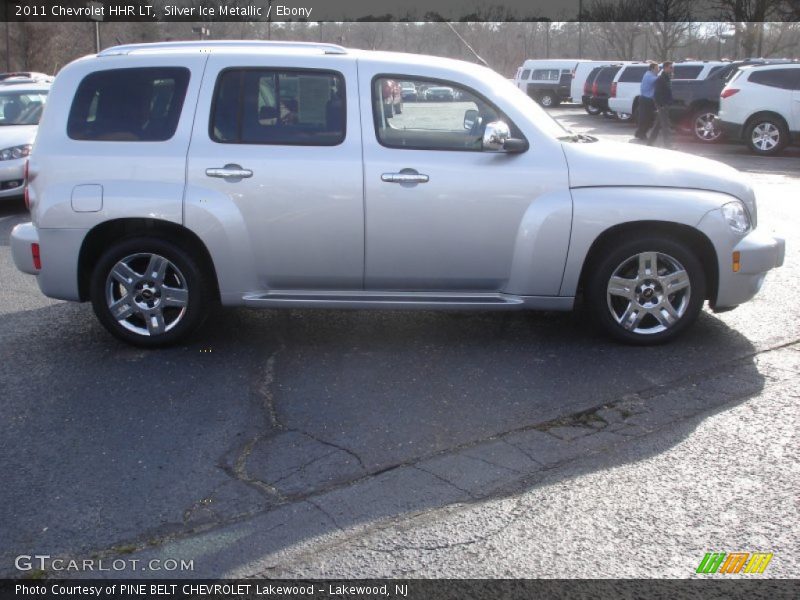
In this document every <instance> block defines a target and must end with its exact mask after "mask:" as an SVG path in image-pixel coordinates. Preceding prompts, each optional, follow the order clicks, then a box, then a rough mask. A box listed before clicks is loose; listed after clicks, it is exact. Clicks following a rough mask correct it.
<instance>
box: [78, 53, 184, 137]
mask: <svg viewBox="0 0 800 600" xmlns="http://www.w3.org/2000/svg"><path fill="white" fill-rule="evenodd" d="M188 85H189V70H188V69H186V68H184V67H157V68H149V67H148V68H134V69H110V70H106V71H96V72H94V73H91V74H89V75H87V76H86V77H84V78H83V81H81V83H80V85H79V86H78V91H77V92H76V93H75V98H74V100H73V101H72V108H71V109H70V112H69V120H68V121H67V135H69V137H70V138H72V139H73V140H93V141H104V142H163V141H165V140H168V139H170V138H171V137H172V136H173V135H175V130H176V129H177V128H178V121H179V119H180V116H181V110H182V108H183V101H184V98H185V97H186V88H187V86H188Z"/></svg>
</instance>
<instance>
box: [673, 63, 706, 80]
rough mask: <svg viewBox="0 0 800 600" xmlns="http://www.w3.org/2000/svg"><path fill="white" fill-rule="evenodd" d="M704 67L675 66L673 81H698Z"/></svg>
mask: <svg viewBox="0 0 800 600" xmlns="http://www.w3.org/2000/svg"><path fill="white" fill-rule="evenodd" d="M702 70H703V67H702V66H700V65H694V66H690V65H675V71H674V73H673V74H672V78H673V79H697V76H698V75H700V71H702Z"/></svg>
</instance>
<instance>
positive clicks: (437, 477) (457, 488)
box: [411, 465, 478, 500]
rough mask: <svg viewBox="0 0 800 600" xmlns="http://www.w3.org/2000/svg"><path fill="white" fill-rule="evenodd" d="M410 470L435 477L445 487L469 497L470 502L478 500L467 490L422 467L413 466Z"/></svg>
mask: <svg viewBox="0 0 800 600" xmlns="http://www.w3.org/2000/svg"><path fill="white" fill-rule="evenodd" d="M411 468H412V469H416V470H417V471H422V472H423V473H427V474H428V475H431V476H433V477H435V478H436V479H438V480H439V481H441V482H443V483H446V484H447V485H449V486H450V487H452V488H454V489H456V490H458V491H459V492H461V493H463V494H466V495H467V496H469V497H470V499H472V500H477V499H478V498H477V496H475V494H473V493H472V492H470V491H469V490H466V489H464V488H462V487H459V486H457V485H456V484H455V483H453V482H452V481H450V480H449V479H445V478H444V477H442V476H441V475H437V474H436V473H434V472H433V471H429V470H428V469H426V468H424V467H420V466H419V465H413V466H412V467H411Z"/></svg>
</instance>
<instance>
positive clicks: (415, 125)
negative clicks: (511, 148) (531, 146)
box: [372, 77, 523, 152]
mask: <svg viewBox="0 0 800 600" xmlns="http://www.w3.org/2000/svg"><path fill="white" fill-rule="evenodd" d="M393 79H394V78H388V77H376V78H375V79H374V80H373V84H372V106H373V116H374V119H375V131H376V135H377V137H378V141H379V142H380V143H381V144H382V145H384V146H388V147H390V148H403V149H411V150H459V151H473V152H480V151H481V150H482V147H483V132H484V130H485V128H486V124H487V123H491V122H493V121H505V122H506V124H507V125H508V126H509V127H510V128H511V137H515V138H522V137H523V136H522V133H521V132H520V131H519V130H518V129H517V128H516V127H515V126H514V124H513V123H511V122H510V121H509V119H508V118H507V117H505V116H504V115H503V114H502V113H501V112H500V110H499V109H497V108H496V107H495V106H493V105H492V104H490V103H489V102H487V101H486V100H484V99H483V98H481V97H480V96H478V95H477V94H475V93H474V92H473V91H472V90H470V89H468V88H465V87H463V86H459V85H456V84H454V83H451V82H443V81H431V80H426V79H414V78H409V77H402V80H403V81H410V82H411V83H413V84H414V85H415V87H416V88H417V89H418V90H419V89H423V90H425V91H424V92H423V93H422V94H421V95H419V96H418V97H417V99H416V101H413V102H410V101H405V102H404V103H403V105H402V110H401V111H400V112H395V111H387V110H386V105H385V102H384V100H383V96H384V94H383V89H384V88H385V86H386V82H387V81H392V80H393Z"/></svg>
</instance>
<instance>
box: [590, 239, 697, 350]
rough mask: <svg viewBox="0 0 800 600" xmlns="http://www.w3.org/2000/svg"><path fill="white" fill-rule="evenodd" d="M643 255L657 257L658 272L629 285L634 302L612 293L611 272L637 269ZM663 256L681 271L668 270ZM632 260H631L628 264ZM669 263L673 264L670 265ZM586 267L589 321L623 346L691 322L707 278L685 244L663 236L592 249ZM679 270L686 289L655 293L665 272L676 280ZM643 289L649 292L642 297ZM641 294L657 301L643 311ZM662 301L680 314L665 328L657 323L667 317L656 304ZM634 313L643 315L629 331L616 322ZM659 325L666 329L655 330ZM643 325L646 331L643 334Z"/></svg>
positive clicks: (674, 332) (654, 339) (664, 337)
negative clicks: (593, 253) (685, 281)
mask: <svg viewBox="0 0 800 600" xmlns="http://www.w3.org/2000/svg"><path fill="white" fill-rule="evenodd" d="M643 253H650V254H651V255H657V257H658V258H657V259H656V261H655V262H656V264H657V265H658V266H657V267H656V270H657V271H658V272H659V274H660V275H659V276H653V277H652V279H650V276H647V278H646V279H645V281H643V282H641V283H639V284H636V285H634V284H633V283H632V286H631V288H630V289H631V290H633V291H634V293H632V297H633V298H635V300H630V299H628V298H624V297H621V296H617V295H612V294H611V293H610V291H609V284H610V283H611V278H612V275H615V273H621V272H624V269H625V268H630V267H633V268H636V266H637V265H638V264H639V262H638V261H639V258H638V257H639V256H640V255H642V254H643ZM668 259H670V260H672V261H674V262H675V263H677V265H678V266H679V267H681V269H674V270H673V271H672V272H671V273H670V269H669V268H668V267H670V266H671V265H670V262H669V260H668ZM631 261H636V262H634V263H631ZM672 267H673V268H674V265H672ZM587 268H588V269H589V271H588V273H587V277H586V287H585V291H586V294H585V297H586V302H587V308H588V310H589V312H590V314H591V316H592V319H593V321H594V322H595V323H596V324H597V325H598V326H599V327H600V328H601V329H603V330H604V331H605V332H606V333H608V334H609V335H611V336H612V337H614V338H615V339H617V340H619V341H622V342H625V343H627V344H631V345H638V346H651V345H656V344H663V343H665V342H669V341H671V340H673V339H675V338H676V337H677V336H679V335H680V334H681V333H683V332H684V331H685V330H686V328H687V327H689V326H690V325H691V324H692V323H693V322H694V320H695V319H696V318H697V315H698V314H699V313H700V310H701V309H702V308H703V303H704V302H705V297H706V277H705V273H704V271H703V265H702V263H701V262H700V259H699V258H698V257H697V256H696V255H695V254H694V252H693V251H692V250H691V248H689V247H688V246H687V245H686V244H684V243H682V242H679V241H677V240H674V239H672V238H669V237H666V236H657V235H640V236H636V237H633V238H631V239H628V240H626V241H625V242H622V243H620V244H618V245H616V246H608V245H606V246H605V247H603V248H600V249H599V250H598V251H597V252H596V253H595V257H594V258H593V259H592V261H591V262H590V263H589V264H588V265H587ZM679 271H683V272H684V273H685V274H686V276H688V283H689V286H688V288H682V289H680V290H678V291H676V292H675V293H673V294H660V295H659V292H660V291H663V290H664V288H663V287H662V282H663V278H665V277H667V276H668V275H670V274H671V275H673V276H674V277H680V278H681V279H683V278H684V277H685V276H684V277H682V276H681V275H680V273H679ZM626 279H628V278H627V277H626ZM656 280H658V281H656ZM632 281H633V280H632ZM652 286H655V287H656V290H653V289H650V290H649V291H648V289H647V288H651V287H652ZM637 290H638V291H639V292H638V293H637ZM645 293H649V294H650V295H649V296H644V294H645ZM643 298H649V301H650V302H654V301H655V302H656V303H655V304H653V305H651V306H650V310H648V309H647V308H645V305H646V304H647V302H642V299H643ZM659 298H664V300H663V301H662V300H660V299H659ZM640 302H641V303H640ZM664 302H669V303H670V306H671V307H673V309H674V305H673V304H672V302H676V303H679V307H678V310H675V314H676V315H679V316H678V318H677V319H676V320H675V321H674V322H673V323H671V324H669V325H668V326H665V325H664V324H663V323H662V322H661V319H666V318H667V315H665V314H664V310H665V308H660V307H661V306H666V305H665V304H664ZM626 306H627V308H625V307H626ZM634 311H636V312H634ZM655 312H658V313H659V314H660V315H662V316H661V317H660V318H656V317H655V316H654V315H653V313H655ZM639 313H642V314H643V317H641V319H640V321H637V322H638V323H639V325H638V326H635V329H634V330H631V329H628V328H625V327H623V326H622V325H621V324H620V320H625V316H626V315H631V317H632V321H634V320H635V319H636V317H637V315H638V314H639ZM648 313H649V314H648ZM615 315H616V316H615ZM661 327H666V328H665V329H663V330H659V328H661ZM647 329H650V330H651V331H650V332H646V331H645V330H647Z"/></svg>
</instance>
